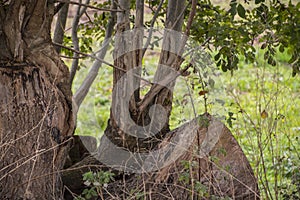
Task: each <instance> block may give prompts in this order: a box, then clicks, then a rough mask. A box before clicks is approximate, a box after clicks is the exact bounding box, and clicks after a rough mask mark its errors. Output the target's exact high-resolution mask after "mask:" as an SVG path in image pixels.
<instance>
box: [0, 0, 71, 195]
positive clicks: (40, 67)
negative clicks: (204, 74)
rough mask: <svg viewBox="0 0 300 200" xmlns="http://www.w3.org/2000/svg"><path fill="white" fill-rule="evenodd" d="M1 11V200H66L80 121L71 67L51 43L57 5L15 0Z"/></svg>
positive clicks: (44, 1)
mask: <svg viewBox="0 0 300 200" xmlns="http://www.w3.org/2000/svg"><path fill="white" fill-rule="evenodd" d="M0 9H1V19H4V20H1V22H0V30H2V31H0V38H1V39H3V41H2V40H1V41H2V42H1V45H2V46H3V47H5V48H4V51H1V52H0V88H1V93H0V102H1V108H0V109H1V113H0V155H1V162H0V196H1V198H3V199H62V198H63V196H62V195H63V194H62V183H61V178H60V172H59V171H60V170H61V169H62V167H63V165H64V162H65V158H66V154H67V150H68V146H69V145H68V143H69V141H70V137H71V136H72V134H73V131H74V124H75V123H74V120H73V119H74V117H73V114H72V94H71V89H70V88H71V87H70V85H69V82H68V81H69V79H68V77H69V73H68V69H67V67H66V66H65V65H64V63H63V62H62V61H61V60H60V58H59V55H58V54H57V53H56V51H55V49H54V47H53V46H52V44H51V38H50V26H51V21H52V17H53V13H54V4H53V3H51V2H50V1H46V0H32V1H17V0H12V1H9V2H8V5H1V6H0Z"/></svg>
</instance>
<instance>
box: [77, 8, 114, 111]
mask: <svg viewBox="0 0 300 200" xmlns="http://www.w3.org/2000/svg"><path fill="white" fill-rule="evenodd" d="M115 7H116V6H115V4H114V3H112V8H115ZM115 15H116V14H115V13H114V12H111V18H110V19H109V22H108V25H107V28H106V32H105V38H104V41H103V44H102V47H101V49H100V51H99V53H98V54H97V56H96V58H97V59H96V61H95V62H94V63H93V65H92V67H91V70H90V71H89V73H88V75H87V76H86V78H85V79H84V81H83V83H82V85H81V86H80V87H79V89H78V90H77V91H76V93H75V95H74V100H75V103H76V104H77V106H78V108H79V107H80V105H81V103H82V101H83V100H84V98H85V97H86V95H87V93H88V91H89V89H90V88H91V86H92V84H93V82H94V80H95V79H96V77H97V75H98V71H99V69H100V67H101V66H102V64H103V63H104V62H103V59H104V57H105V55H106V52H107V49H108V45H109V43H110V40H111V39H110V38H111V36H112V33H113V29H114V26H115V24H116V21H115ZM112 67H115V66H113V65H112Z"/></svg>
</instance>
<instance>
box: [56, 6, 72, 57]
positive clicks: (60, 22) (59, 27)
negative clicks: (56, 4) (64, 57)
mask: <svg viewBox="0 0 300 200" xmlns="http://www.w3.org/2000/svg"><path fill="white" fill-rule="evenodd" d="M61 4H63V6H62V8H61V10H60V11H59V13H58V16H57V22H56V25H55V30H54V36H53V41H54V42H55V43H59V44H62V43H63V39H64V34H65V28H66V22H67V18H68V10H69V4H65V3H60V5H61ZM55 50H56V52H57V53H60V50H61V49H60V47H58V46H56V47H55Z"/></svg>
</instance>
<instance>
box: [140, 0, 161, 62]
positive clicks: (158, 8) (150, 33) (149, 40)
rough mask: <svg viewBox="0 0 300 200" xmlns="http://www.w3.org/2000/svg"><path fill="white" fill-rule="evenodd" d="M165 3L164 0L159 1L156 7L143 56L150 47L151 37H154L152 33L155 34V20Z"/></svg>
mask: <svg viewBox="0 0 300 200" xmlns="http://www.w3.org/2000/svg"><path fill="white" fill-rule="evenodd" d="M163 3H164V0H161V1H160V3H159V5H158V7H157V9H156V11H155V13H154V16H153V18H152V20H151V24H150V31H149V35H148V38H147V41H146V43H145V46H144V48H143V54H142V55H143V57H144V55H145V53H146V51H147V49H148V46H149V45H150V42H151V39H152V34H153V30H152V29H153V27H154V24H155V22H156V20H157V17H158V15H159V12H160V10H161V8H162V5H163Z"/></svg>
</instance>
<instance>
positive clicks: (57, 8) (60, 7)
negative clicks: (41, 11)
mask: <svg viewBox="0 0 300 200" xmlns="http://www.w3.org/2000/svg"><path fill="white" fill-rule="evenodd" d="M64 5H66V3H59V4H58V5H57V6H55V8H54V15H56V13H58V12H59V11H60V9H62V7H64Z"/></svg>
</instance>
